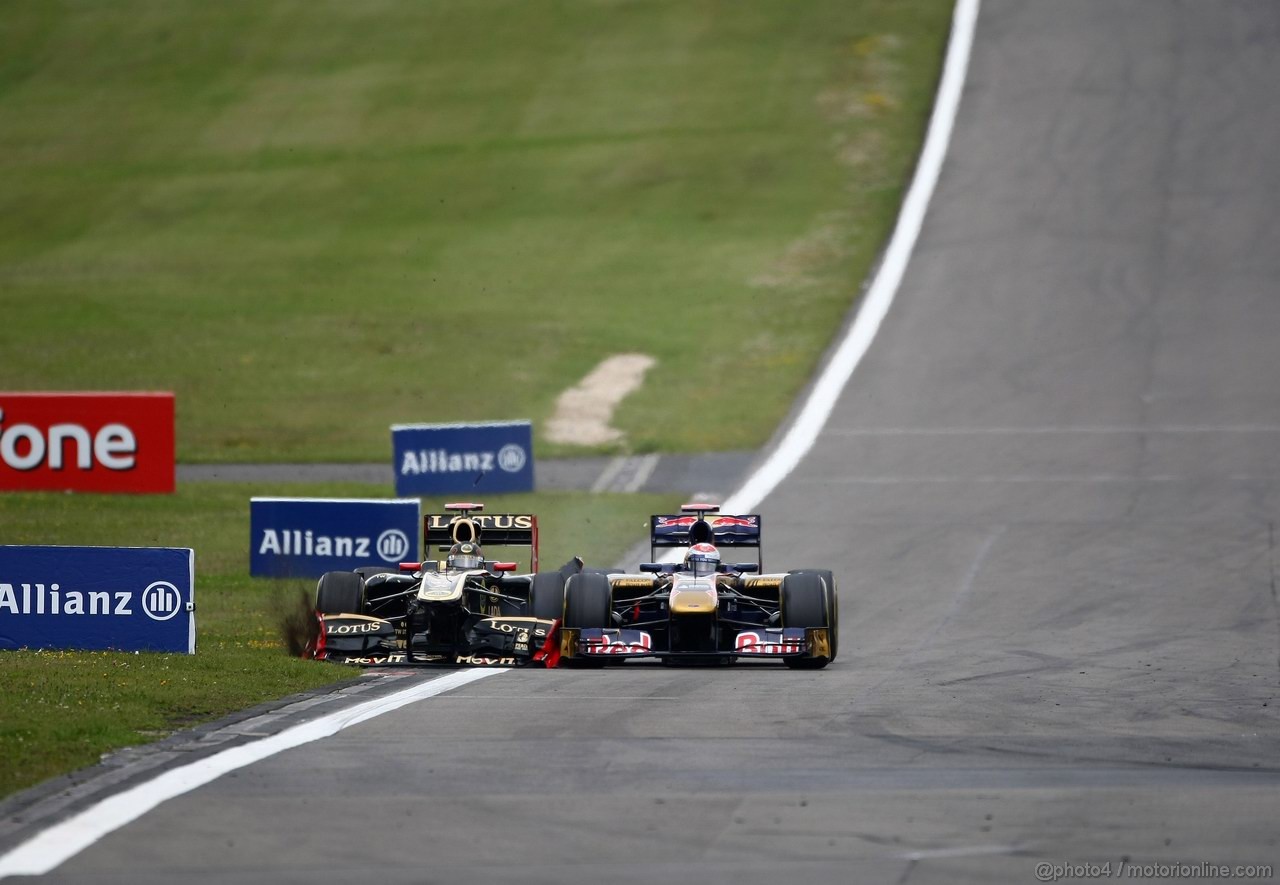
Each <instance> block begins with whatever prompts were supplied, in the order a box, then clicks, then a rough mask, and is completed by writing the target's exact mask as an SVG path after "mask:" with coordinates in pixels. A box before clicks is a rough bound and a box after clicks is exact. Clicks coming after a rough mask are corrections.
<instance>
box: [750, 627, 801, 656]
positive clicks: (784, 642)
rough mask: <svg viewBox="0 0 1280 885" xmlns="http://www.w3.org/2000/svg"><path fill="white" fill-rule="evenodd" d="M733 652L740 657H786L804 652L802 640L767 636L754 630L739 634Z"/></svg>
mask: <svg viewBox="0 0 1280 885" xmlns="http://www.w3.org/2000/svg"><path fill="white" fill-rule="evenodd" d="M734 651H735V652H736V653H737V654H740V655H787V654H797V653H799V652H802V651H804V640H802V639H792V638H787V637H782V636H769V635H768V634H761V633H758V632H756V631H754V630H747V631H745V632H743V633H739V634H738V636H737V639H735V640H734Z"/></svg>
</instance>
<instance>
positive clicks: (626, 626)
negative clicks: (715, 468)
mask: <svg viewBox="0 0 1280 885" xmlns="http://www.w3.org/2000/svg"><path fill="white" fill-rule="evenodd" d="M718 509H719V508H717V507H715V506H712V505H707V504H686V505H685V506H684V507H683V508H681V510H682V512H681V513H680V514H679V515H673V516H653V517H651V519H650V545H651V546H650V557H651V558H652V559H654V560H655V561H654V562H646V563H642V564H641V565H640V573H639V574H616V573H611V574H598V573H594V572H579V573H578V574H574V575H572V576H571V577H569V578H568V583H567V586H566V589H565V606H564V620H563V625H562V627H561V635H560V654H561V657H562V659H563V660H564V661H565V663H569V664H578V665H590V664H596V665H599V664H603V663H605V662H611V661H622V660H627V659H631V658H660V659H662V660H663V661H664V662H676V661H681V660H683V661H688V662H704V661H705V662H712V661H717V662H732V661H735V660H740V659H741V660H781V661H782V662H783V663H785V664H786V665H787V666H789V667H793V668H798V669H819V668H822V667H825V666H826V665H827V664H829V663H830V662H831V661H833V660H835V657H836V650H837V642H838V636H839V611H838V607H837V601H838V600H837V596H836V585H835V579H834V577H833V575H832V573H831V572H830V571H824V570H819V569H803V570H798V571H789V572H781V573H777V574H759V572H760V570H761V567H762V563H761V560H760V556H759V553H760V517H759V515H756V514H753V515H748V516H728V515H723V514H719V513H718V512H717V511H718ZM671 547H685V548H686V552H685V555H684V560H683V561H682V562H678V563H669V562H658V561H656V560H657V558H658V556H657V551H658V549H659V548H671ZM740 547H749V548H754V549H755V551H756V558H755V561H754V562H742V563H733V564H726V563H723V562H721V561H720V554H719V548H730V549H732V548H740Z"/></svg>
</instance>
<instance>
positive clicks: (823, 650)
mask: <svg viewBox="0 0 1280 885" xmlns="http://www.w3.org/2000/svg"><path fill="white" fill-rule="evenodd" d="M804 638H805V641H806V642H807V643H808V646H809V654H810V655H811V656H812V657H815V658H830V657H831V631H830V630H829V629H828V628H826V627H810V628H808V629H807V630H805V631H804Z"/></svg>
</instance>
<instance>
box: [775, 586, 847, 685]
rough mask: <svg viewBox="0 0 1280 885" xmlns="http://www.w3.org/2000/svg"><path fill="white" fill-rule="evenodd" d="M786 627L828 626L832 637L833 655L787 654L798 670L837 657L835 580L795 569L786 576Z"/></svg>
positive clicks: (813, 667)
mask: <svg viewBox="0 0 1280 885" xmlns="http://www.w3.org/2000/svg"><path fill="white" fill-rule="evenodd" d="M780 597H781V602H782V626H783V627H805V628H807V627H826V628H827V630H828V631H829V635H830V637H831V657H829V658H826V657H823V658H785V659H784V660H785V663H786V665H787V666H788V667H791V668H792V669H795V670H821V669H822V668H823V667H825V666H827V664H829V663H831V661H832V660H833V659H834V658H835V652H836V630H837V626H836V623H837V622H836V617H837V614H838V613H837V612H836V610H835V593H834V584H828V583H827V582H826V581H825V580H823V576H822V574H821V573H819V572H816V571H801V572H792V573H790V574H788V575H787V576H786V577H785V578H783V579H782V588H781V590H780Z"/></svg>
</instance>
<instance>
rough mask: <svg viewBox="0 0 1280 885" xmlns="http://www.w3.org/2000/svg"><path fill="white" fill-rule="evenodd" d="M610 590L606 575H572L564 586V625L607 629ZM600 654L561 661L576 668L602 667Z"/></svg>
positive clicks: (578, 627)
mask: <svg viewBox="0 0 1280 885" xmlns="http://www.w3.org/2000/svg"><path fill="white" fill-rule="evenodd" d="M612 596H613V593H612V590H610V588H609V576H608V575H601V574H591V573H587V572H583V573H581V574H577V575H574V576H573V577H571V578H570V579H569V581H568V583H566V584H565V588H564V626H565V627H572V628H577V629H579V630H581V629H590V628H593V627H599V628H608V627H609V626H611V622H612V620H613V619H612V612H613V609H612ZM604 663H605V662H604V658H603V657H601V656H588V655H583V656H581V657H572V658H567V659H566V660H565V664H568V665H570V666H577V667H603V666H604Z"/></svg>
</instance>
